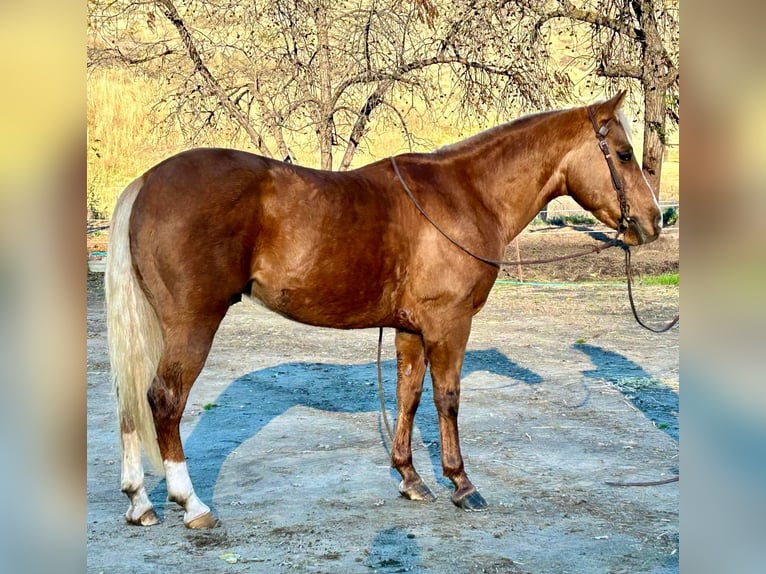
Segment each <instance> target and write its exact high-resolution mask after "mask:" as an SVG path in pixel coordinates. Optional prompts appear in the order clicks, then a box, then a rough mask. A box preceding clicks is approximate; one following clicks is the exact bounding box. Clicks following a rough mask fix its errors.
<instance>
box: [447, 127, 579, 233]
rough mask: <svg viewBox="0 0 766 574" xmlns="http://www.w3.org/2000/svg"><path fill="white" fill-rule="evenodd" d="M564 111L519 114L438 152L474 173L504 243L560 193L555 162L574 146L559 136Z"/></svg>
mask: <svg viewBox="0 0 766 574" xmlns="http://www.w3.org/2000/svg"><path fill="white" fill-rule="evenodd" d="M566 120H567V117H566V116H565V113H564V112H550V113H546V114H540V115H538V116H534V117H531V118H524V119H522V120H517V121H516V122H511V123H509V124H505V125H503V126H499V127H497V128H493V129H491V130H488V131H487V132H483V133H482V134H479V135H478V136H474V138H471V139H470V140H466V142H463V144H458V145H457V146H454V147H453V148H446V149H444V150H442V154H443V155H444V157H445V159H450V160H452V165H453V166H454V167H455V168H456V169H457V170H466V169H468V170H470V172H471V173H473V174H475V179H474V180H473V186H474V187H475V188H476V189H478V190H479V191H480V193H481V194H482V200H483V202H484V204H485V205H487V206H488V208H489V209H490V211H492V212H493V213H494V215H495V217H496V219H497V221H498V224H499V225H500V227H501V228H502V234H503V237H504V239H505V241H506V243H507V242H509V241H510V240H511V239H512V238H513V237H515V236H516V235H517V234H518V233H519V232H520V231H521V230H522V229H524V227H526V225H527V224H528V223H529V222H530V221H532V219H534V218H535V216H536V215H537V214H538V213H539V212H540V210H541V209H543V208H544V207H545V205H546V204H547V203H548V202H549V201H550V200H551V199H553V198H555V197H557V196H559V195H562V194H563V193H565V192H566V188H565V181H564V173H563V170H562V166H561V162H562V159H563V158H564V157H565V156H566V154H567V153H568V151H570V150H571V149H572V147H573V146H574V142H573V141H567V138H566V137H561V134H562V132H563V133H566V132H567V131H571V130H558V129H557V123H558V122H564V121H566Z"/></svg>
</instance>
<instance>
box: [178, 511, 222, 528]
mask: <svg viewBox="0 0 766 574" xmlns="http://www.w3.org/2000/svg"><path fill="white" fill-rule="evenodd" d="M184 524H185V525H186V528H194V529H197V528H213V527H214V526H215V525H216V524H218V519H217V518H216V517H215V516H214V515H213V513H212V512H210V511H208V512H205V513H204V514H200V515H199V516H197V517H196V518H192V519H191V520H189V521H188V522H187V521H186V520H184Z"/></svg>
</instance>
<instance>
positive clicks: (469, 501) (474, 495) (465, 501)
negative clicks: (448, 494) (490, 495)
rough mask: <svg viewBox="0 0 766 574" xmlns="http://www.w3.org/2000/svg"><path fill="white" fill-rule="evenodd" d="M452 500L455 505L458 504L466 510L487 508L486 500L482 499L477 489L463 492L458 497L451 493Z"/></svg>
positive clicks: (472, 510)
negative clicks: (466, 492)
mask: <svg viewBox="0 0 766 574" xmlns="http://www.w3.org/2000/svg"><path fill="white" fill-rule="evenodd" d="M452 502H454V503H455V506H459V507H460V508H462V509H463V510H465V511H466V512H477V511H480V510H486V508H487V501H486V500H484V497H483V496H482V495H481V494H479V491H478V490H474V491H472V492H469V493H468V494H464V495H463V496H461V497H460V498H456V497H455V495H453V496H452Z"/></svg>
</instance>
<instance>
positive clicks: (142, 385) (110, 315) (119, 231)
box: [104, 177, 164, 474]
mask: <svg viewBox="0 0 766 574" xmlns="http://www.w3.org/2000/svg"><path fill="white" fill-rule="evenodd" d="M143 183H144V180H143V177H140V178H138V179H136V180H135V181H133V182H132V183H131V184H130V185H128V187H126V188H125V190H124V191H123V192H122V194H121V195H120V197H119V199H118V200H117V205H116V206H115V208H114V214H113V216H112V226H111V230H110V232H109V249H108V256H107V260H106V275H105V278H104V281H105V291H106V327H107V339H108V342H109V359H110V361H111V364H112V384H113V385H114V389H115V392H116V393H117V405H118V411H119V414H118V416H119V421H120V427H121V428H122V429H135V430H136V431H137V433H138V437H139V439H140V441H141V444H143V447H144V452H146V455H147V458H148V459H149V461H150V462H151V463H152V466H154V467H156V469H157V471H159V472H161V473H163V474H164V469H163V464H162V455H161V454H160V449H159V446H158V444H157V433H156V429H155V426H154V419H153V417H152V411H151V407H150V406H149V399H148V398H147V391H148V390H149V386H150V385H151V384H152V381H153V380H154V377H155V376H156V373H157V365H158V363H159V361H160V354H161V352H162V345H163V342H162V331H161V329H160V323H159V320H158V319H157V314H156V313H155V311H154V308H153V307H152V305H151V304H150V303H149V300H148V299H147V297H146V294H145V293H144V290H143V289H142V288H141V285H140V284H139V283H138V279H137V278H136V274H135V272H134V270H133V262H132V257H131V253H130V238H129V236H128V227H129V226H128V224H129V222H130V214H131V211H132V210H133V203H134V201H135V199H136V196H137V195H138V192H139V191H140V190H141V187H142V186H143Z"/></svg>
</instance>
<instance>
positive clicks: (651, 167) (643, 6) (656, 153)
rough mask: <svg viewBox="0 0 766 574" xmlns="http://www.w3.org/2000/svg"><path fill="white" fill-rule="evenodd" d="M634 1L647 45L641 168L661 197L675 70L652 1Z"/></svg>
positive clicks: (642, 78)
mask: <svg viewBox="0 0 766 574" xmlns="http://www.w3.org/2000/svg"><path fill="white" fill-rule="evenodd" d="M632 5H633V11H634V12H635V14H636V17H637V18H638V21H639V24H640V30H641V33H640V34H639V40H640V41H641V42H642V45H643V47H642V51H643V70H642V74H641V87H642V88H643V90H644V157H643V160H642V165H641V169H642V170H643V171H644V175H646V179H647V180H648V181H649V185H651V186H652V189H654V193H655V195H656V196H657V199H658V200H659V198H660V180H661V177H662V161H663V159H664V158H665V119H666V116H667V106H666V102H665V97H666V92H667V89H668V87H669V86H670V84H671V83H672V76H673V74H675V71H674V70H671V69H669V68H668V65H667V63H666V60H665V57H664V56H665V52H664V48H663V46H662V38H661V37H660V34H659V31H658V30H657V21H656V20H655V17H654V8H653V6H652V2H651V1H650V0H633V1H632Z"/></svg>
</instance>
